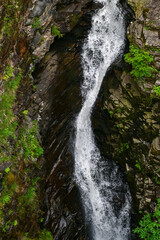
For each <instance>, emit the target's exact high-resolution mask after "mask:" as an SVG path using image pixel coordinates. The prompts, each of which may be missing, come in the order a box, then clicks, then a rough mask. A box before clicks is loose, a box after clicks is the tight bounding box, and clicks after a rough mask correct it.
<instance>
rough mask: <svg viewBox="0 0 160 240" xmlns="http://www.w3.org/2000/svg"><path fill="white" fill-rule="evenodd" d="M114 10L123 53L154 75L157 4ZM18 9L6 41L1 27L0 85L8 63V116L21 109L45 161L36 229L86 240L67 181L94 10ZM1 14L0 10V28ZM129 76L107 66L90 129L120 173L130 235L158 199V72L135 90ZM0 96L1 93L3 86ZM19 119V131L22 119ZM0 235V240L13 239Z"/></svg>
mask: <svg viewBox="0 0 160 240" xmlns="http://www.w3.org/2000/svg"><path fill="white" fill-rule="evenodd" d="M120 2H121V4H122V5H123V8H124V9H125V11H126V26H128V24H129V23H130V21H132V22H131V24H129V26H128V30H127V35H128V39H129V41H126V52H128V46H129V44H136V45H137V46H138V47H139V48H145V49H147V50H148V51H149V52H150V54H151V55H152V56H153V57H154V62H153V63H152V64H153V66H154V67H155V68H156V69H157V70H158V71H159V68H160V32H159V31H160V17H159V11H160V6H159V2H158V0H142V1H139V0H128V4H129V5H130V7H129V5H128V4H127V2H126V1H120ZM2 3H4V1H2ZM21 3H22V4H23V8H22V9H21V10H20V11H19V12H18V13H17V15H18V14H19V15H18V16H23V18H22V17H21V18H20V20H17V23H18V24H17V25H16V24H15V25H14V30H15V32H16V34H13V35H12V36H13V37H12V38H11V36H8V35H6V32H5V29H4V28H3V26H0V27H1V33H2V34H1V37H0V47H1V67H2V68H1V72H0V74H1V77H3V72H4V69H5V66H6V65H7V64H8V63H9V64H10V65H12V66H14V67H15V69H19V68H22V69H23V70H24V77H23V79H22V81H21V85H20V87H19V89H18V91H17V104H16V106H15V107H14V111H15V114H16V115H18V116H19V114H20V112H22V111H23V110H25V109H27V110H28V118H27V121H28V122H31V120H32V119H37V120H38V123H39V140H40V141H41V144H42V146H43V148H44V158H42V157H41V160H40V161H41V162H42V166H43V169H42V170H40V172H41V177H42V176H43V177H42V183H41V186H39V188H41V192H42V193H41V195H40V198H41V200H40V201H41V202H42V205H41V208H42V209H43V211H44V213H45V214H44V219H45V221H44V223H43V224H42V225H43V226H46V227H47V228H48V229H49V230H50V231H51V232H52V234H53V236H54V239H55V240H56V239H57V240H60V239H63V240H65V239H66V240H73V239H79V240H82V239H89V231H88V226H85V224H84V213H83V208H82V206H81V201H80V195H79V191H78V189H77V186H76V185H75V182H74V179H73V171H74V158H73V147H74V146H73V145H72V142H73V141H72V140H73V138H74V131H73V125H74V120H75V116H76V115H77V113H78V112H79V111H80V108H81V95H80V83H81V81H82V68H81V49H82V44H83V41H84V39H85V37H86V35H87V33H88V31H89V29H90V27H91V16H92V15H93V13H94V12H95V11H96V9H98V8H100V7H101V4H97V3H93V1H91V0H63V1H61V0H56V1H55V0H54V1H52V0H43V1H40V0H34V1H32V2H30V1H24V2H23V1H21ZM5 8H6V6H5V5H3V4H2V6H0V13H1V19H2V20H3V17H4V16H5ZM131 8H132V9H133V10H134V13H135V15H134V13H133V11H132V9H131ZM55 27H58V28H59V31H60V33H61V34H63V38H62V37H61V38H58V36H57V33H55V32H54V31H53V30H54V29H55ZM33 66H35V69H34V68H33ZM131 70H132V69H131V66H130V65H129V64H127V63H125V62H124V60H123V59H122V60H121V61H119V62H115V63H114V64H113V65H112V67H111V69H110V71H109V72H108V73H107V74H106V76H105V79H104V82H103V86H102V88H101V91H100V93H99V96H98V98H97V101H96V104H95V108H94V111H93V114H92V124H93V131H94V134H95V137H96V144H97V146H98V147H99V149H100V151H101V153H102V155H103V156H105V157H106V158H107V159H109V160H110V159H111V160H114V161H115V162H116V163H117V164H118V165H119V166H120V169H121V172H122V173H123V174H124V181H127V182H128V183H129V186H130V191H131V194H132V199H133V202H132V205H133V207H132V219H131V220H132V227H133V228H134V227H135V226H137V224H138V220H139V219H140V218H141V214H142V213H144V212H146V211H153V210H154V209H155V204H156V200H157V198H159V197H160V187H159V183H160V175H159V169H160V164H159V160H160V159H159V158H160V157H159V156H160V138H159V119H160V102H159V96H157V95H156V94H155V92H154V85H155V86H157V87H158V86H160V79H159V78H160V76H159V73H158V72H157V73H155V74H153V75H152V76H151V77H149V78H146V79H145V81H138V82H136V81H135V80H134V78H133V76H132V75H131V74H130V72H131ZM31 73H32V76H31ZM2 81H3V80H2ZM33 82H34V84H35V86H36V88H33ZM1 88H2V91H3V85H2V86H1ZM22 93H23V94H22ZM19 118H20V124H21V122H22V120H21V118H22V117H21V116H20V117H19ZM8 166H10V167H11V164H10V163H1V171H2V173H3V174H4V170H5V169H6V167H8ZM38 174H39V173H38ZM1 179H2V178H1ZM38 191H40V190H38ZM139 211H140V213H139ZM33 219H34V216H33V217H32V221H33V224H31V226H28V225H27V224H26V223H24V225H27V226H28V228H27V227H26V231H27V229H30V228H32V233H31V234H33V232H34V230H33V229H34V227H33V226H35V223H34V220H33ZM43 226H42V227H43ZM16 228H17V229H16V231H15V234H17V236H18V239H27V238H26V237H24V238H22V237H23V234H20V233H19V232H22V231H23V229H22V228H21V227H19V226H16ZM17 232H18V233H17ZM3 235H4V237H3ZM3 235H2V239H11V236H12V235H10V236H9V235H8V236H7V235H6V233H3ZM7 237H8V238H7ZM132 239H134V236H132ZM136 239H137V238H136Z"/></svg>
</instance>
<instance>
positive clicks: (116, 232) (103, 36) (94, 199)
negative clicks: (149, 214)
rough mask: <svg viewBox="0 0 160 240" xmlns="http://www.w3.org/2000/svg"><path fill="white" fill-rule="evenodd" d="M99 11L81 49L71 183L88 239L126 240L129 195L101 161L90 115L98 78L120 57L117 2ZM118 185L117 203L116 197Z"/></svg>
mask: <svg viewBox="0 0 160 240" xmlns="http://www.w3.org/2000/svg"><path fill="white" fill-rule="evenodd" d="M97 2H99V3H102V4H103V7H102V8H101V9H100V10H99V11H98V12H96V13H95V15H94V16H93V18H92V28H91V30H90V32H89V34H88V37H87V39H86V41H85V43H84V45H83V49H82V67H83V77H84V82H83V84H82V86H81V92H82V97H83V106H82V109H81V111H80V113H79V115H78V117H77V119H76V124H75V128H76V139H75V152H74V154H75V178H76V182H77V185H78V187H79V189H80V193H81V198H82V203H83V206H84V209H85V217H86V221H87V223H88V224H89V225H90V228H91V232H92V234H91V235H92V237H91V239H94V240H128V239H130V214H129V212H130V201H131V197H130V193H129V190H128V186H127V185H126V184H124V183H123V181H122V176H121V173H120V172H119V170H118V167H117V166H116V164H114V163H111V162H109V161H107V159H104V158H102V157H101V154H100V151H99V150H98V148H97V147H96V144H95V141H94V136H93V131H92V126H91V113H92V109H93V106H94V104H95V101H96V98H97V96H98V93H99V90H100V87H101V84H102V81H103V78H104V76H105V74H106V72H107V70H108V69H109V67H110V66H111V64H112V63H113V62H114V61H115V60H116V59H117V58H118V57H119V56H120V55H121V54H122V53H123V49H124V43H125V25H124V15H123V11H122V9H121V7H120V5H118V0H97ZM122 185H123V189H124V193H123V201H122V202H121V201H119V200H118V199H122V197H120V195H122V193H121V190H120V189H121V187H122Z"/></svg>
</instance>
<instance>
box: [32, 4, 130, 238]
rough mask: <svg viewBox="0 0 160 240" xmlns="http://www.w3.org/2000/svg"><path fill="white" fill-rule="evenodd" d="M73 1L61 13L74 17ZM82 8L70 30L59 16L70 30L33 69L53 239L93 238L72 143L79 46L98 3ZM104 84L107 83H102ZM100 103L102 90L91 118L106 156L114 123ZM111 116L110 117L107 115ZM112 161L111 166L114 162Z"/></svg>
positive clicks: (78, 96) (79, 71)
mask: <svg viewBox="0 0 160 240" xmlns="http://www.w3.org/2000/svg"><path fill="white" fill-rule="evenodd" d="M73 2H74V1H73ZM73 2H72V1H65V2H62V1H61V2H60V1H59V2H58V4H57V6H56V7H57V11H58V14H60V15H61V13H62V14H64V12H65V14H66V13H67V14H68V13H69V14H70V16H71V15H72V14H71V12H70V11H72V10H73V9H74V8H75V3H73ZM78 2H79V1H78ZM79 4H80V3H79ZM122 4H123V6H124V7H125V8H126V9H128V6H127V5H126V2H125V1H122ZM82 6H85V7H83V8H82V9H81V11H83V14H82V12H81V14H79V15H78V16H79V17H78V18H77V15H76V17H75V15H74V17H73V18H72V19H71V18H70V19H71V21H70V24H71V25H72V28H73V30H72V31H70V28H69V30H66V29H67V27H66V26H65V24H66V22H64V21H63V20H62V18H61V17H57V21H58V19H59V20H60V21H61V20H62V22H60V25H61V26H62V25H63V23H64V29H65V30H64V32H67V31H70V32H69V33H66V34H65V36H64V37H63V38H62V39H55V40H54V44H53V45H52V46H51V48H50V51H49V52H48V53H47V54H46V55H45V57H44V58H43V59H42V60H41V62H40V63H39V64H38V65H37V66H36V70H35V72H34V79H35V83H36V86H37V91H36V93H35V94H34V96H33V99H34V102H35V104H39V106H40V109H39V122H40V130H41V135H42V139H43V146H44V147H45V159H46V169H47V174H46V176H47V177H46V207H47V209H46V211H47V216H46V221H45V224H46V226H47V227H48V228H49V229H51V230H52V233H53V236H54V238H55V240H60V239H63V240H65V239H66V240H73V239H75V240H76V239H79V240H82V239H86V240H87V239H89V236H88V235H89V234H88V229H87V226H85V224H84V222H85V221H84V216H83V209H82V206H81V202H80V196H79V192H78V189H77V187H76V185H75V183H74V176H73V172H74V158H73V147H74V146H73V145H72V144H73V142H74V141H73V139H74V121H75V118H76V115H77V113H78V112H79V111H80V108H81V94H80V83H81V81H82V69H81V46H82V44H83V41H84V38H85V37H86V35H87V32H88V30H89V29H90V27H91V15H92V11H94V10H95V9H97V8H98V7H100V6H98V5H97V4H93V3H92V2H91V1H82ZM77 8H78V6H77ZM78 9H79V8H78ZM58 14H57V16H58ZM65 14H64V16H66V15H65ZM126 14H128V17H127V21H129V18H130V14H129V13H128V12H126ZM60 15H59V16H60ZM74 25H75V26H74ZM103 87H106V85H105V84H104V86H103ZM105 89H106V88H105ZM106 91H107V90H106ZM102 104H103V91H101V93H100V95H99V98H98V99H97V103H96V106H95V111H94V112H93V118H92V121H93V128H94V132H95V134H96V140H97V144H98V145H99V146H100V149H101V150H102V153H103V155H104V156H105V157H106V156H107V157H108V155H105V152H106V146H107V145H106V144H105V141H106V135H108V134H110V132H111V131H112V130H113V131H114V129H113V124H112V123H111V125H110V126H111V129H110V126H106V114H104V112H103V111H100V108H103V106H102ZM107 119H110V116H109V115H108V116H107ZM110 164H111V165H112V162H110ZM122 195H123V194H122ZM122 198H123V197H122ZM122 201H123V199H122Z"/></svg>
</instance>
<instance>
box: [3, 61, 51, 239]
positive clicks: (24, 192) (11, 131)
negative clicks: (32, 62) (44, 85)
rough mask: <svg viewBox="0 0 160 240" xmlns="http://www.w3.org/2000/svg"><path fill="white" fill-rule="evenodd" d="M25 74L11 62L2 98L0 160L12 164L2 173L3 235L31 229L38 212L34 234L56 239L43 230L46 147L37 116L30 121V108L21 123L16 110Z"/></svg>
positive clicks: (6, 74)
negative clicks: (41, 140)
mask: <svg viewBox="0 0 160 240" xmlns="http://www.w3.org/2000/svg"><path fill="white" fill-rule="evenodd" d="M22 77H23V73H22V70H21V69H19V70H18V69H16V68H12V67H11V66H9V65H8V66H7V67H6V69H5V72H4V76H3V87H4V92H3V94H2V96H1V99H0V120H1V121H0V141H1V146H0V156H1V158H0V161H1V162H2V164H5V165H6V164H8V163H9V166H8V167H6V168H5V169H4V170H3V171H2V172H1V173H0V174H1V175H3V180H2V185H3V190H2V192H1V195H0V235H1V236H2V237H3V239H8V236H11V237H12V236H13V237H14V236H15V234H17V232H20V233H23V230H24V229H23V228H24V226H26V229H27V230H28V231H29V230H30V226H29V225H28V223H29V222H30V219H31V216H34V217H33V218H34V221H35V222H36V226H37V227H36V229H37V230H35V231H34V232H33V231H32V232H31V233H30V236H31V237H34V239H45V237H46V239H48V240H49V239H52V238H51V234H50V233H49V232H47V230H41V229H40V225H39V224H40V219H41V218H42V217H43V212H42V211H41V206H40V189H39V181H40V177H39V176H37V175H38V174H39V168H40V167H41V164H40V163H39V162H38V160H37V159H38V158H39V156H40V155H42V153H43V149H42V148H41V146H40V144H39V141H38V139H37V131H38V124H37V122H36V121H35V120H34V121H30V122H28V120H27V119H28V118H27V114H28V111H27V110H24V111H23V113H22V114H21V124H20V125H19V120H18V118H17V117H16V116H15V115H14V113H13V110H12V108H13V105H14V103H15V98H16V90H17V89H18V87H19V85H20V81H21V79H22ZM34 224H35V223H34ZM45 233H46V235H45ZM40 236H43V238H42V237H41V238H40ZM16 237H17V236H16ZM47 237H48V238H47ZM49 237H50V238H49ZM31 239H32V238H31Z"/></svg>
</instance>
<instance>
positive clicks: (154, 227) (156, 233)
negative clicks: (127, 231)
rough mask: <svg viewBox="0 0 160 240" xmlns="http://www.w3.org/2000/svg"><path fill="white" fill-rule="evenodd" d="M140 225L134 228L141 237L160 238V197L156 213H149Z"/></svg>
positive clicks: (149, 239)
mask: <svg viewBox="0 0 160 240" xmlns="http://www.w3.org/2000/svg"><path fill="white" fill-rule="evenodd" d="M139 225H140V226H139V227H137V228H136V229H134V230H133V232H134V233H137V234H138V235H139V237H140V238H141V239H145V240H159V239H160V199H158V204H157V210H156V211H155V213H153V214H151V213H148V214H146V215H144V216H143V218H142V220H141V221H140V222H139Z"/></svg>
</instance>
